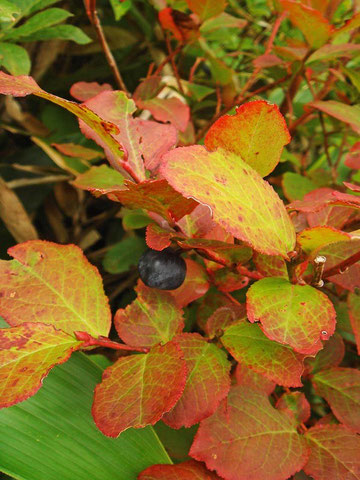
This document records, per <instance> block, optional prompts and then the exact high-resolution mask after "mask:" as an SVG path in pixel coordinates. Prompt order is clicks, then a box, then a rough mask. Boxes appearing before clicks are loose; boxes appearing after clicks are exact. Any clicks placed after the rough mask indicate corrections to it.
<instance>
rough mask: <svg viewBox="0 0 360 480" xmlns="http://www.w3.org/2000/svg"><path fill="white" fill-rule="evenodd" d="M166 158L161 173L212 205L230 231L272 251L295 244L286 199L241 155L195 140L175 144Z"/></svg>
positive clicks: (280, 251)
mask: <svg viewBox="0 0 360 480" xmlns="http://www.w3.org/2000/svg"><path fill="white" fill-rule="evenodd" d="M163 159H164V164H163V165H162V173H163V175H164V176H165V178H167V180H168V181H169V183H170V184H171V185H172V186H173V187H174V188H175V190H178V191H179V192H181V193H182V194H183V195H184V196H185V197H192V198H195V199H197V201H198V202H199V203H203V204H207V205H209V207H210V208H211V209H212V212H213V218H214V220H215V221H216V222H217V223H219V224H220V225H221V226H222V227H223V228H224V229H225V230H226V231H227V232H229V233H231V234H232V235H234V236H235V237H236V238H239V239H240V240H243V241H244V242H246V243H248V244H249V245H251V246H252V247H253V248H254V249H255V250H259V251H260V252H262V253H267V254H268V255H281V256H283V257H285V258H286V257H287V253H288V252H289V251H291V250H293V248H294V244H295V232H294V227H293V224H292V223H291V220H290V218H289V217H288V215H287V214H286V211H285V208H284V205H283V203H282V202H281V200H280V199H279V197H278V196H277V195H276V193H275V192H274V190H273V189H272V187H271V186H270V185H269V184H268V183H267V182H265V181H264V180H263V179H262V178H261V177H260V175H259V174H258V173H257V172H255V170H253V169H252V168H251V167H249V165H247V164H246V163H244V162H243V161H242V160H241V159H240V157H238V156H237V155H235V154H233V153H231V152H226V151H224V150H220V149H218V150H216V152H207V151H206V150H205V148H204V147H202V146H201V145H194V146H192V147H182V148H176V149H175V150H172V151H170V152H168V153H167V154H165V155H164V157H163ZM255 192H256V193H255ZM234 205H236V208H234Z"/></svg>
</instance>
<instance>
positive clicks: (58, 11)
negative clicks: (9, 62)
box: [5, 8, 72, 40]
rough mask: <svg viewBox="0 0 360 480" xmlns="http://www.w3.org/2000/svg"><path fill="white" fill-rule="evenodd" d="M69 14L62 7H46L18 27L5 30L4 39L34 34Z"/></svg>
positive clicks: (14, 38) (15, 38)
mask: <svg viewBox="0 0 360 480" xmlns="http://www.w3.org/2000/svg"><path fill="white" fill-rule="evenodd" d="M71 16H72V14H71V13H70V12H68V11H67V10H63V9H62V8H48V9H47V10H45V11H44V12H40V13H37V14H36V15H34V16H33V17H31V18H30V19H29V20H27V22H25V23H24V24H23V25H21V26H20V27H17V28H13V29H12V30H9V31H8V32H6V35H5V39H7V40H8V39H11V40H19V39H21V38H23V37H28V36H30V35H34V34H35V33H36V32H38V31H39V30H42V29H43V28H47V27H51V26H52V25H56V24H57V23H60V22H62V21H64V20H65V19H66V18H68V17H71Z"/></svg>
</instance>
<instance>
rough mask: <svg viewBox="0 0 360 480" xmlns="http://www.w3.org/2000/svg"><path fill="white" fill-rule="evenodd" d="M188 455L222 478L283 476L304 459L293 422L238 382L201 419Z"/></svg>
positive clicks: (302, 444)
mask: <svg viewBox="0 0 360 480" xmlns="http://www.w3.org/2000/svg"><path fill="white" fill-rule="evenodd" d="M190 455H191V456H192V457H193V458H195V459H196V460H201V461H205V463H206V465H207V467H208V468H210V469H215V470H216V471H217V473H218V474H219V475H221V476H222V477H224V478H226V480H259V479H260V478H266V479H267V480H284V479H286V478H288V477H289V476H290V475H292V474H293V473H295V472H297V471H298V470H300V469H301V468H302V467H303V465H304V463H305V462H306V460H307V457H308V450H307V447H306V442H305V441H304V439H303V438H302V437H301V436H300V435H298V433H297V431H296V428H295V423H294V421H293V420H292V419H290V418H289V417H288V416H287V415H286V414H284V413H282V412H279V411H278V410H276V409H275V408H274V407H272V405H271V404H270V402H269V399H268V397H267V396H266V395H265V394H263V393H261V392H258V391H255V390H251V389H249V388H247V387H242V386H240V385H238V386H236V387H232V388H231V389H230V393H229V396H228V397H227V399H225V400H224V401H223V402H222V403H221V404H220V406H219V408H218V410H217V411H216V412H215V413H214V415H212V416H211V417H209V418H207V419H205V420H203V421H202V422H201V424H200V427H199V430H198V432H197V434H196V436H195V440H194V443H193V445H192V447H191V450H190Z"/></svg>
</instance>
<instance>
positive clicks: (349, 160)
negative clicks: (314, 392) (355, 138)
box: [344, 142, 360, 170]
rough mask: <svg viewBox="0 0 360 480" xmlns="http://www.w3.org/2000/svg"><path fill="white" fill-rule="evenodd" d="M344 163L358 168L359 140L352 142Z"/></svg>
mask: <svg viewBox="0 0 360 480" xmlns="http://www.w3.org/2000/svg"><path fill="white" fill-rule="evenodd" d="M344 164H345V165H346V166H347V167H349V168H352V169H353V170H360V142H356V143H354V145H353V146H352V147H351V148H350V150H349V153H347V155H346V157H345V162H344Z"/></svg>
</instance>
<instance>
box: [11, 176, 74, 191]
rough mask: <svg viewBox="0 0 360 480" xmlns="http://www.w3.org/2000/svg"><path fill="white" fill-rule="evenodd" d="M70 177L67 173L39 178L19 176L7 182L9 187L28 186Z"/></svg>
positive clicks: (64, 179)
mask: <svg viewBox="0 0 360 480" xmlns="http://www.w3.org/2000/svg"><path fill="white" fill-rule="evenodd" d="M71 178H72V177H70V176H69V175H49V176H48V177H41V178H19V179H17V180H11V181H10V182H7V186H8V187H9V188H20V187H28V186H30V185H41V184H44V183H55V182H64V181H66V180H70V179H71Z"/></svg>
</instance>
